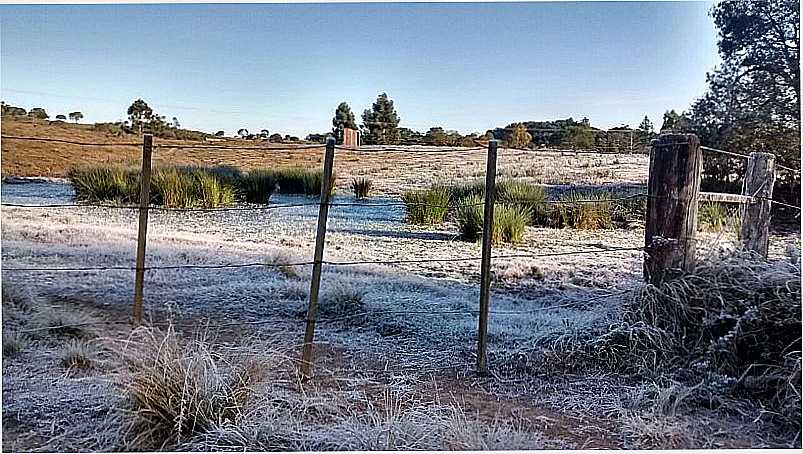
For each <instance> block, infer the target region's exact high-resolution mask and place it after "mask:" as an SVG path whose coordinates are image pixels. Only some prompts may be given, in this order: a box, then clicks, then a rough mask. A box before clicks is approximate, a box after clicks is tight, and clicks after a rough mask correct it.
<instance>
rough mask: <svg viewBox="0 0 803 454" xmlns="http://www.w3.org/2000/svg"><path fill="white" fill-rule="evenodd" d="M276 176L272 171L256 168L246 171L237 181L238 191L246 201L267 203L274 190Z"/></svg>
mask: <svg viewBox="0 0 803 454" xmlns="http://www.w3.org/2000/svg"><path fill="white" fill-rule="evenodd" d="M276 181H277V180H276V176H275V174H274V173H273V172H271V171H269V170H264V169H257V170H252V171H250V172H248V173H247V174H246V175H245V176H243V177H242V178H241V179H240V181H239V187H240V191H241V193H242V194H243V197H244V198H245V201H246V202H249V203H268V202H269V201H270V196H271V195H272V194H273V191H275V190H276Z"/></svg>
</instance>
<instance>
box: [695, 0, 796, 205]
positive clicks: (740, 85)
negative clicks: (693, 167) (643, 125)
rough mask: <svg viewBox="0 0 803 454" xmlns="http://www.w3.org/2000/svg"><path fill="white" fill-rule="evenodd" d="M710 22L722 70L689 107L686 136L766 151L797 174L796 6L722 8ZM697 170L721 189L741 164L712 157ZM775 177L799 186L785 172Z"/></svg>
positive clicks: (792, 2)
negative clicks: (715, 31) (716, 37)
mask: <svg viewBox="0 0 803 454" xmlns="http://www.w3.org/2000/svg"><path fill="white" fill-rule="evenodd" d="M710 14H711V16H712V17H713V19H714V24H715V25H716V27H717V29H718V30H719V42H718V43H717V46H718V48H719V55H720V57H721V58H722V64H721V65H720V66H719V67H718V68H717V69H716V70H715V71H714V72H713V73H710V74H707V79H708V91H707V92H706V93H705V95H704V96H702V97H701V98H700V99H698V100H697V101H695V102H694V103H693V104H692V106H691V110H690V114H689V117H690V118H689V120H690V121H689V123H690V129H691V130H693V131H694V132H695V133H696V134H697V135H698V136H700V139H701V141H702V143H703V145H707V146H710V147H715V148H722V149H728V150H733V151H736V152H740V153H747V152H750V151H766V152H769V153H773V154H775V155H776V156H777V157H778V162H779V163H780V164H784V165H786V166H789V167H795V168H799V166H800V131H801V129H800V1H799V0H774V1H753V2H745V1H723V2H719V3H717V4H716V5H714V7H713V8H712V9H711V13H710ZM703 165H704V167H703V171H704V173H705V175H706V176H707V177H708V178H709V179H710V181H722V182H728V181H729V180H730V177H731V175H733V174H735V173H738V172H740V171H741V170H743V169H742V166H743V165H744V164H743V163H739V162H735V161H733V160H731V159H726V158H724V157H717V156H712V157H711V158H710V159H709V158H706V159H705V161H704V163H703ZM778 177H779V182H780V183H783V181H784V180H785V181H787V182H788V183H791V184H792V185H793V186H794V184H795V183H794V182H795V181H798V182H799V176H794V175H790V174H787V173H784V172H781V173H780V174H779V176H778ZM704 183H705V178H704ZM737 183H738V182H734V184H737ZM789 187H790V188H791V192H792V193H796V194H797V196H796V197H798V198H799V190H795V189H794V188H793V187H792V186H789Z"/></svg>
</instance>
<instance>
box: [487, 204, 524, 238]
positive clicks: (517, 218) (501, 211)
mask: <svg viewBox="0 0 803 454" xmlns="http://www.w3.org/2000/svg"><path fill="white" fill-rule="evenodd" d="M493 218H494V224H493V228H494V232H493V240H494V242H495V243H510V244H519V243H521V242H522V240H523V239H524V231H525V227H526V226H527V224H529V223H530V219H531V218H532V213H531V212H530V209H529V208H527V207H524V206H518V205H505V204H498V205H496V206H494V216H493Z"/></svg>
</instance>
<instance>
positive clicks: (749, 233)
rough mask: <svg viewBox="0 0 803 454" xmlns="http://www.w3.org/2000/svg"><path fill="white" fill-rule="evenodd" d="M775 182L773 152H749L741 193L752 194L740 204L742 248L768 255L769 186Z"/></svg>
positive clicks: (770, 203)
mask: <svg viewBox="0 0 803 454" xmlns="http://www.w3.org/2000/svg"><path fill="white" fill-rule="evenodd" d="M774 186H775V155H773V154H771V153H750V158H748V160H747V173H746V174H745V177H744V185H743V186H742V195H745V196H749V197H754V198H755V199H754V200H753V203H750V204H745V205H743V206H742V213H741V214H742V229H741V235H742V243H743V244H744V248H745V249H747V250H749V251H754V252H756V253H757V254H758V255H760V256H761V257H763V258H765V259H766V258H767V252H768V249H769V234H770V212H771V211H772V190H773V187H774Z"/></svg>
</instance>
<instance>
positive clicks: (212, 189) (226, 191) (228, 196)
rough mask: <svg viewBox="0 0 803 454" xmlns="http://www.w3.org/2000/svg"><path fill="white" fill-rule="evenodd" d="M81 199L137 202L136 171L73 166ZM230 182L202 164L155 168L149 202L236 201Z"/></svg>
mask: <svg viewBox="0 0 803 454" xmlns="http://www.w3.org/2000/svg"><path fill="white" fill-rule="evenodd" d="M68 177H69V179H70V182H71V183H72V186H73V189H74V190H75V197H76V199H78V200H81V201H87V202H104V201H114V202H118V203H137V202H138V201H139V191H140V177H139V172H138V171H135V170H127V169H124V168H122V167H113V166H112V167H92V168H86V169H73V170H71V171H70V172H69V173H68ZM235 196H236V194H235V189H234V187H233V185H230V184H226V183H223V182H222V181H221V179H220V178H218V177H217V176H215V173H214V172H212V171H210V170H208V169H207V168H203V167H173V166H165V167H157V168H155V169H154V170H153V172H152V174H151V203H153V204H155V205H163V206H165V207H170V208H190V207H203V208H215V207H219V206H226V205H231V204H232V203H234V201H235Z"/></svg>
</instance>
